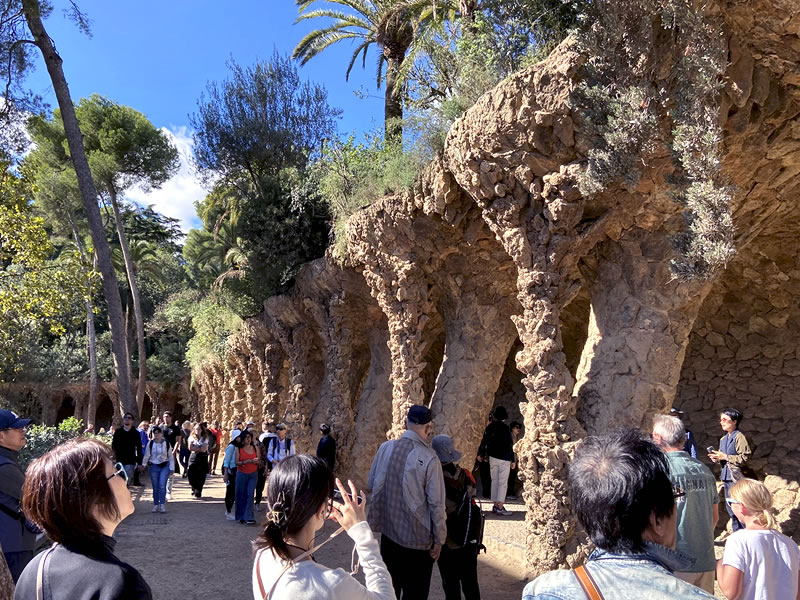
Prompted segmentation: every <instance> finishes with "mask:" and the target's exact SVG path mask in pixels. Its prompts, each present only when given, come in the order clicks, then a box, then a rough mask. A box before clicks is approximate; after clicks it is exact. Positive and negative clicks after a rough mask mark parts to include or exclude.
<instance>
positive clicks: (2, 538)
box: [0, 446, 37, 552]
mask: <svg viewBox="0 0 800 600" xmlns="http://www.w3.org/2000/svg"><path fill="white" fill-rule="evenodd" d="M18 456H19V452H16V451H14V450H10V449H8V448H4V447H3V446H0V457H2V458H0V546H2V547H3V552H26V551H31V550H33V549H34V547H35V546H36V532H37V529H36V527H35V526H34V525H33V524H32V523H28V522H26V521H25V517H24V515H23V514H22V511H21V510H20V501H21V500H22V484H23V483H24V482H25V475H24V474H23V472H22V469H20V467H19V463H18V462H17V457H18Z"/></svg>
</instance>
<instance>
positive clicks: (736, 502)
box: [725, 498, 742, 506]
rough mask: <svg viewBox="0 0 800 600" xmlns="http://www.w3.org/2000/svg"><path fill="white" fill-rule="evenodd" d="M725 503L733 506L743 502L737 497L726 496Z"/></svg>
mask: <svg viewBox="0 0 800 600" xmlns="http://www.w3.org/2000/svg"><path fill="white" fill-rule="evenodd" d="M725 503H726V504H727V505H728V506H733V505H734V504H741V503H742V502H741V500H737V499H736V498H725Z"/></svg>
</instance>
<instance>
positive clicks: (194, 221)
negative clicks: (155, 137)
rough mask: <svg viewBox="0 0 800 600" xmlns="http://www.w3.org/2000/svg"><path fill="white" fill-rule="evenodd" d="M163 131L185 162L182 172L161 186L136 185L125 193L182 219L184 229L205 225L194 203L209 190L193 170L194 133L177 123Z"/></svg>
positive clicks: (138, 201)
mask: <svg viewBox="0 0 800 600" xmlns="http://www.w3.org/2000/svg"><path fill="white" fill-rule="evenodd" d="M161 131H162V132H164V134H165V135H166V136H167V137H168V138H169V139H170V140H171V141H172V143H173V144H174V145H175V147H176V148H177V149H178V154H179V155H180V161H181V166H180V168H179V169H178V172H177V173H175V175H173V176H172V178H171V179H169V180H168V181H166V182H165V183H164V185H162V186H161V187H160V188H159V189H154V190H150V191H149V192H145V191H144V190H142V189H140V188H132V189H130V190H128V192H127V193H126V194H125V195H126V197H127V198H128V199H129V200H132V201H134V202H136V203H137V204H139V205H141V206H148V205H150V204H152V205H153V208H154V209H155V210H156V211H158V212H160V213H161V214H163V215H166V216H168V217H172V218H174V219H178V220H179V221H180V227H181V229H182V230H183V232H184V233H186V232H188V231H189V229H191V228H192V227H195V228H198V227H200V226H201V222H200V219H199V218H198V216H197V212H196V211H195V208H194V203H195V202H196V201H198V200H202V199H203V198H205V197H206V195H207V194H208V190H206V189H205V188H204V187H203V186H202V185H201V184H200V180H199V179H198V177H197V176H196V175H195V174H194V173H193V172H192V159H191V156H192V144H193V141H192V135H191V133H190V132H189V131H188V130H187V128H186V127H174V128H172V129H167V128H166V127H162V128H161Z"/></svg>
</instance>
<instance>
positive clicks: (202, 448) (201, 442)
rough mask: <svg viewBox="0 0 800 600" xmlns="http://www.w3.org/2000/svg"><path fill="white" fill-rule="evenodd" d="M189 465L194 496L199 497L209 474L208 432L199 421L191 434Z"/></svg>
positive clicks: (189, 475) (188, 471)
mask: <svg viewBox="0 0 800 600" xmlns="http://www.w3.org/2000/svg"><path fill="white" fill-rule="evenodd" d="M189 450H190V452H191V454H190V455H189V467H188V469H187V470H186V471H187V473H188V477H189V485H191V486H192V496H194V497H195V498H199V497H200V496H201V495H202V494H203V486H204V485H205V484H206V476H207V475H208V434H207V433H206V432H205V431H204V429H203V426H202V425H201V424H200V423H198V424H197V425H195V426H194V429H193V430H192V435H190V436H189Z"/></svg>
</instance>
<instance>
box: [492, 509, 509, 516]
mask: <svg viewBox="0 0 800 600" xmlns="http://www.w3.org/2000/svg"><path fill="white" fill-rule="evenodd" d="M492 512H493V513H494V514H496V515H501V516H503V517H508V516H510V515H512V514H514V513H512V512H511V511H510V510H506V509H505V508H497V507H494V508H492Z"/></svg>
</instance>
